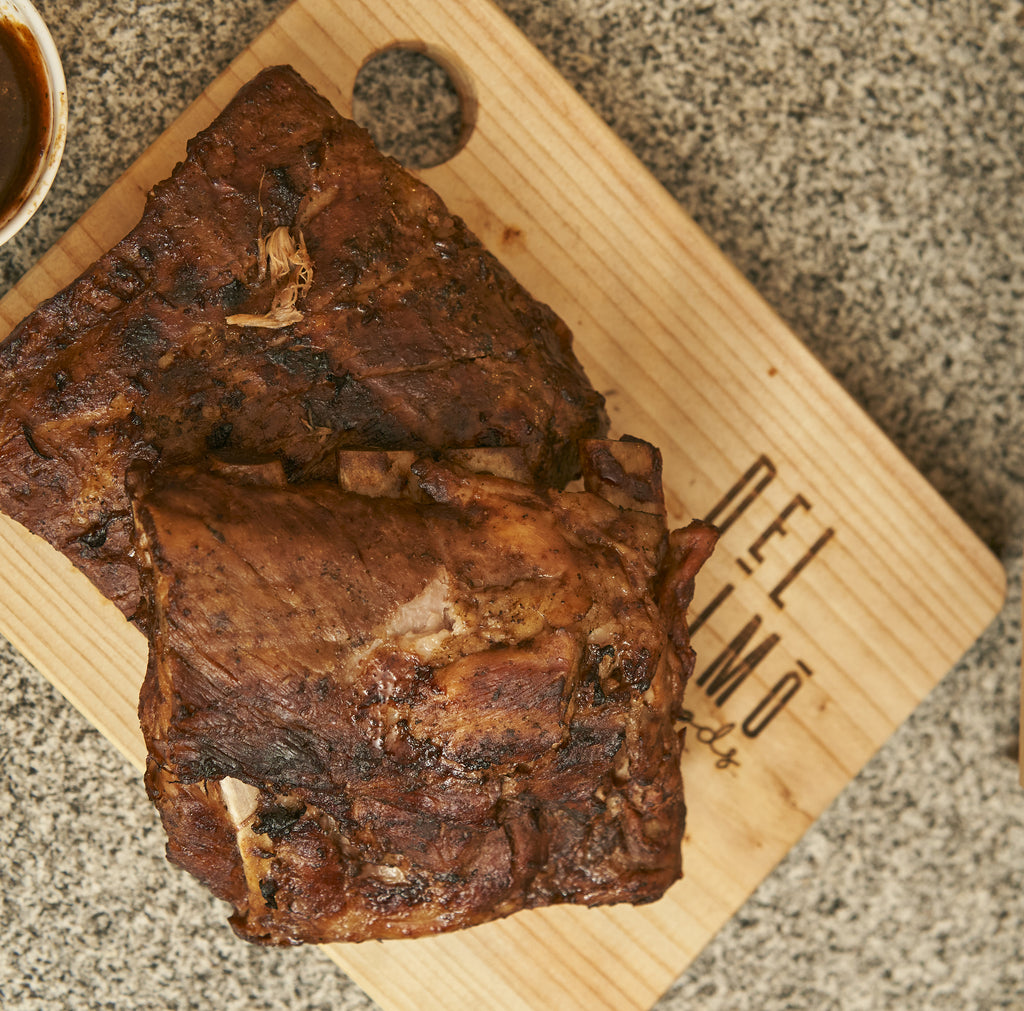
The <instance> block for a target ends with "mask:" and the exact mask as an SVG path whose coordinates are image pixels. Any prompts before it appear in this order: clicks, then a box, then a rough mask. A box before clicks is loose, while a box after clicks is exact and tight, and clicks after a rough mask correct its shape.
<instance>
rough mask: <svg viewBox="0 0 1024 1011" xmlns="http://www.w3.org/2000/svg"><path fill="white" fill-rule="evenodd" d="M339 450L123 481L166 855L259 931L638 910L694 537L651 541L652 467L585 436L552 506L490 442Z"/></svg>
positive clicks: (241, 925) (654, 858) (150, 779)
mask: <svg viewBox="0 0 1024 1011" xmlns="http://www.w3.org/2000/svg"><path fill="white" fill-rule="evenodd" d="M338 459H339V464H338V480H337V482H326V481H318V482H307V483H303V484H300V485H296V484H288V483H286V481H285V475H284V472H283V469H282V468H281V467H280V465H279V464H278V463H269V464H263V465H260V466H254V467H248V466H238V465H232V464H230V463H227V464H219V465H217V466H215V467H214V468H212V469H209V468H198V467H186V468H178V469H175V470H162V471H160V472H157V473H156V474H150V473H148V472H147V471H146V470H145V469H141V470H140V471H139V472H133V474H132V475H131V478H130V481H129V485H130V487H131V489H132V495H133V509H134V516H135V531H136V534H135V539H136V550H137V553H138V557H139V561H140V565H141V567H142V571H143V574H144V585H145V587H146V590H147V597H148V602H149V609H150V620H149V622H148V624H149V628H150V645H151V648H150V664H149V669H148V672H147V676H146V681H145V685H144V687H143V691H142V696H141V704H140V717H141V722H142V726H143V731H144V734H145V737H146V742H147V746H148V751H149V759H148V767H147V774H146V783H147V788H148V791H149V793H150V796H151V797H152V799H153V800H154V801H155V803H156V805H157V807H158V808H159V810H160V813H161V816H162V818H163V821H164V825H165V827H166V829H167V833H168V839H169V843H168V855H169V857H170V858H171V859H172V860H173V861H174V862H176V863H178V864H179V865H181V866H182V867H184V868H186V869H187V870H188V871H190V872H191V873H193V874H194V875H196V876H197V877H198V878H200V879H201V880H202V881H203V882H204V883H205V884H206V885H207V886H208V887H210V888H211V889H212V890H213V892H214V893H215V894H216V895H218V896H220V897H221V898H223V899H225V900H227V901H228V902H230V903H231V904H232V905H233V906H234V913H233V916H232V918H231V922H232V924H233V926H234V927H235V929H236V931H237V932H238V933H239V934H240V935H241V936H243V937H245V938H247V939H249V940H252V941H256V942H260V943H267V944H296V943H303V942H324V941H359V940H366V939H370V938H394V937H415V936H419V935H423V934H429V933H436V932H439V931H446V930H452V929H456V928H460V927H466V926H471V925H473V924H476V923H480V922H482V921H485V920H490V919H493V918H495V917H500V916H504V915H507V914H509V913H512V912H515V911H517V910H520V909H524V908H529V907H536V906H541V905H547V904H551V903H562V902H572V903H582V904H587V905H595V904H600V903H613V902H632V903H640V902H648V901H651V900H654V899H656V898H658V897H659V896H660V895H661V894H662V893H663V892H664V891H665V889H666V888H667V887H668V886H669V885H670V884H671V883H672V882H673V881H675V880H676V879H677V878H678V877H679V875H680V873H681V856H680V847H681V840H682V833H683V826H684V817H685V806H684V802H683V795H682V785H681V781H680V769H679V760H680V750H681V738H682V730H681V723H680V717H681V714H682V698H683V689H684V685H685V683H686V679H687V677H688V676H689V674H690V672H691V670H692V666H693V655H692V652H691V650H690V646H689V637H688V633H687V628H686V608H687V606H688V605H689V602H690V598H691V595H692V591H693V579H694V575H695V574H696V571H697V570H698V568H699V567H700V565H701V564H702V563H703V561H704V560H705V559H706V557H707V556H708V554H709V553H710V551H711V549H712V546H713V544H714V539H715V534H714V531H713V530H712V529H711V528H708V527H706V526H704V525H702V524H693V525H691V526H690V527H688V528H686V529H684V530H677V531H673V532H672V533H669V532H668V531H667V529H666V525H665V513H664V505H663V502H662V496H661V483H660V459H659V455H658V453H657V451H656V450H655V449H654V448H653V447H651V446H649V445H647V444H646V443H640V442H620V443H615V442H605V441H600V440H591V441H587V442H585V443H584V444H583V451H582V460H583V468H582V469H583V478H584V480H583V484H584V488H583V489H582V490H572V491H564V492H559V491H554V490H543V489H541V490H538V489H537V488H536V487H534V486H533V485H532V484H528V483H524V482H523V481H521V480H517V479H516V478H517V476H521V475H526V476H528V474H529V468H528V467H526V466H525V464H524V462H523V460H522V455H521V454H519V453H517V452H516V451H514V450H513V451H501V450H493V451H489V452H484V451H475V452H472V453H465V454H461V455H460V454H458V453H456V454H453V455H452V457H450V458H447V459H438V458H436V457H425V456H422V455H418V454H415V453H412V452H404V453H386V452H353V453H341V454H339V457H338ZM481 470H483V471H490V473H481V472H480V471H481ZM496 475H501V476H496Z"/></svg>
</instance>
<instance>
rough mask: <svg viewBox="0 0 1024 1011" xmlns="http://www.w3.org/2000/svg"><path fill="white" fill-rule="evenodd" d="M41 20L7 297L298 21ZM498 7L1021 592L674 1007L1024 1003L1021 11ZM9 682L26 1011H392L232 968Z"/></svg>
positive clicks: (68, 726) (1, 808)
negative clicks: (55, 81)
mask: <svg viewBox="0 0 1024 1011" xmlns="http://www.w3.org/2000/svg"><path fill="white" fill-rule="evenodd" d="M38 6H39V7H40V8H41V10H42V11H43V13H44V15H45V17H46V18H47V20H48V22H49V24H50V26H51V28H52V31H53V34H54V36H55V38H56V41H57V44H58V47H59V48H60V50H61V53H62V55H63V58H64V62H65V70H66V73H67V77H68V85H69V91H70V100H71V126H70V131H69V140H68V147H67V153H66V156H65V159H64V164H63V167H62V170H61V172H60V175H59V176H58V178H57V182H56V185H55V187H54V190H53V192H52V194H51V196H50V197H49V198H48V200H47V201H46V203H45V205H44V207H43V210H42V211H41V212H40V213H39V214H38V215H37V216H36V218H35V219H34V220H33V221H32V222H31V224H30V225H29V227H27V228H26V230H25V231H24V232H23V233H22V234H21V235H20V236H19V237H18V238H17V239H16V240H15V241H13V242H12V243H10V244H9V245H8V246H6V247H4V248H3V249H0V294H2V293H3V292H5V291H6V290H7V289H8V288H10V286H11V285H13V284H14V283H15V282H16V281H17V279H18V278H19V277H20V276H21V275H22V274H23V273H24V272H25V271H26V270H27V269H28V268H29V267H30V266H31V265H32V264H33V262H34V261H35V260H36V259H37V258H38V256H39V255H41V254H42V253H43V252H44V251H45V250H46V249H47V248H48V247H49V246H50V245H52V244H53V243H54V242H55V241H56V240H57V239H58V238H59V237H60V235H61V234H62V232H63V231H64V230H65V229H66V228H67V227H68V226H69V225H71V224H72V223H73V222H74V221H75V220H76V219H77V218H78V216H79V215H80V214H81V213H82V212H84V211H85V210H86V209H87V208H88V207H89V206H90V204H91V203H92V202H93V201H94V200H95V199H96V198H97V197H98V196H99V195H100V194H101V193H102V192H103V191H104V190H105V189H106V188H107V187H108V186H109V185H110V184H111V183H112V182H113V181H114V180H115V179H116V178H117V176H118V175H119V174H120V172H121V171H122V170H123V169H124V168H126V167H127V166H128V165H129V164H130V163H131V161H132V160H133V159H134V158H135V157H136V156H137V155H138V154H139V153H140V152H141V150H142V149H143V148H144V147H145V146H146V145H147V144H148V143H149V142H150V141H151V140H153V139H154V138H155V137H157V136H158V135H159V133H160V132H161V131H162V130H163V128H164V127H166V126H167V125H168V124H169V123H170V122H171V121H172V120H173V119H174V118H175V117H176V115H177V114H178V113H179V112H180V111H181V109H182V108H183V107H184V106H185V105H186V104H187V103H188V102H189V101H191V100H192V99H193V98H194V97H195V96H196V95H198V94H199V93H200V92H201V91H202V89H203V88H204V87H205V86H206V85H207V84H208V83H209V81H210V80H211V79H212V78H213V76H214V75H215V74H216V73H217V72H218V71H219V70H220V69H222V68H223V67H224V66H225V65H226V64H227V63H228V62H229V61H230V60H231V59H232V58H233V57H234V56H235V55H236V54H237V52H238V51H239V50H240V49H242V48H243V47H244V46H245V45H246V44H247V43H248V42H249V41H250V40H251V39H252V38H253V37H254V36H255V35H256V34H258V32H259V31H260V30H261V29H262V28H263V27H265V26H266V25H267V24H268V23H269V22H270V20H271V19H272V18H273V17H274V16H275V15H276V14H277V13H278V12H279V11H281V10H283V9H284V7H285V6H286V3H285V2H284V0H220V2H218V3H216V4H209V3H198V2H195V0H163V2H159V3H143V2H138V0H104V2H100V0H40V3H39V4H38ZM498 6H500V7H501V8H502V9H504V10H505V11H506V13H507V14H508V15H509V16H510V17H511V18H512V19H513V20H514V21H515V22H516V23H517V24H518V25H519V27H520V28H521V29H522V30H523V31H524V32H525V33H526V34H527V35H528V36H529V38H530V39H531V40H532V41H533V42H534V43H535V44H536V45H537V46H538V47H539V48H540V49H541V50H542V51H543V52H544V53H545V54H546V55H547V56H548V57H549V58H550V60H551V61H552V62H553V63H554V65H555V66H556V67H557V68H558V69H559V70H560V71H561V73H562V74H563V75H564V76H565V77H566V78H567V79H568V80H569V81H570V82H571V83H572V84H573V86H574V87H576V88H577V89H578V90H579V92H580V93H581V94H582V95H583V96H584V97H585V99H586V100H587V101H588V102H589V103H590V105H591V106H592V107H593V108H594V109H595V110H596V111H597V112H598V113H599V115H600V116H602V117H603V118H604V119H605V120H606V121H607V122H608V123H609V124H610V125H611V127H612V128H613V129H614V130H615V131H616V132H617V133H618V134H619V135H620V136H621V137H622V138H623V139H624V140H625V142H626V143H627V144H628V145H629V146H630V147H631V148H632V149H633V150H634V151H635V152H636V154H637V155H638V156H639V157H640V159H641V160H642V161H643V162H644V163H645V164H646V165H647V166H648V167H649V168H650V170H651V171H652V172H653V173H654V175H655V176H656V177H657V178H658V179H659V180H660V181H661V182H662V183H663V184H664V185H665V186H666V187H667V188H668V190H669V191H670V192H671V193H672V194H673V195H674V196H675V197H676V198H677V199H678V200H679V201H680V203H681V204H682V205H683V207H684V208H685V209H686V210H687V211H688V212H689V213H690V214H691V215H692V216H693V217H694V218H695V219H696V221H697V222H698V224H700V225H701V226H702V227H703V228H704V229H705V230H706V231H707V232H708V234H709V235H710V236H711V237H712V238H713V239H714V240H715V242H717V243H718V244H719V245H720V246H721V247H722V249H724V251H725V252H726V253H727V255H728V256H729V257H730V258H731V259H732V260H733V261H734V262H735V264H736V265H737V266H738V267H739V269H740V270H741V271H742V272H743V273H744V274H745V275H746V276H747V277H748V278H749V279H750V281H751V282H752V283H753V284H754V286H755V287H756V288H757V289H758V290H759V291H760V292H761V293H762V295H764V297H765V298H766V299H767V301H768V302H769V303H770V304H771V305H772V306H773V307H774V308H775V309H776V310H777V311H778V313H779V314H780V315H781V316H782V317H783V319H784V320H785V321H786V322H787V323H788V324H789V326H790V327H791V328H792V329H793V330H794V331H795V333H796V334H797V335H798V336H799V337H800V339H801V340H803V341H804V342H805V343H806V344H807V345H808V346H809V347H810V348H811V350H812V351H813V352H814V353H815V354H816V355H817V356H818V357H819V358H820V359H821V361H822V362H823V363H824V365H825V367H826V368H827V369H828V370H829V371H830V372H831V373H832V374H833V375H834V376H835V377H836V378H837V379H838V380H839V382H840V383H841V384H842V386H843V387H845V388H846V390H848V391H849V393H850V394H851V395H852V396H853V397H854V399H855V400H856V401H857V402H858V403H860V404H861V405H862V406H863V407H864V408H865V409H866V410H867V412H868V413H869V414H870V415H871V417H872V418H874V419H875V421H876V422H877V423H878V425H879V426H880V427H881V428H882V429H883V431H884V432H885V433H886V434H887V435H888V436H889V437H890V438H891V439H892V440H893V441H894V442H895V443H896V445H897V446H898V447H899V448H900V449H901V450H902V451H903V453H905V454H906V456H907V457H908V458H909V459H910V460H911V462H912V463H913V464H914V465H915V466H916V467H917V468H918V469H919V470H920V471H921V472H922V473H923V474H924V475H925V477H926V478H927V479H928V480H929V481H930V482H931V483H932V484H933V485H934V486H935V488H936V489H937V490H938V492H939V493H940V494H941V495H942V496H943V497H944V498H945V499H946V500H947V501H948V502H949V503H950V504H951V506H952V507H953V508H954V509H955V510H956V511H957V512H958V513H959V514H960V515H961V516H962V517H963V518H964V520H965V521H966V522H967V524H968V525H969V526H970V527H971V528H973V530H974V531H975V532H976V533H977V534H978V535H979V536H980V537H981V538H982V539H983V540H984V541H985V542H986V543H987V544H988V545H989V546H990V547H991V548H992V550H993V551H994V552H996V554H997V555H998V556H999V557H1000V558H1001V559H1002V561H1003V563H1004V564H1005V567H1006V570H1007V574H1008V578H1009V595H1008V599H1007V603H1006V605H1005V607H1004V609H1003V611H1002V612H1001V613H1000V615H999V616H998V617H997V619H996V620H995V622H994V623H993V624H992V626H991V627H990V628H989V629H988V630H987V631H986V632H985V634H984V635H983V636H982V637H981V639H980V640H979V641H978V642H977V644H976V645H975V646H974V647H973V648H972V649H971V650H970V652H969V653H968V654H967V655H966V656H965V657H964V658H963V659H962V660H961V661H960V662H959V663H958V664H957V665H956V667H955V668H954V669H953V670H951V671H950V672H949V674H948V675H947V676H946V677H945V678H944V679H943V680H942V681H941V682H940V683H939V685H938V687H937V688H936V689H935V690H934V691H933V692H932V693H931V694H930V695H929V697H928V698H927V699H926V700H925V701H924V703H923V704H922V705H921V706H920V707H919V708H918V709H917V710H916V712H915V713H914V714H913V716H912V717H911V718H910V719H909V720H908V721H907V722H906V723H905V724H904V725H903V726H902V727H901V728H900V729H899V730H898V731H897V733H896V734H895V735H894V736H893V737H892V738H891V739H890V741H889V742H888V743H887V744H886V745H885V746H884V747H883V748H882V749H881V751H880V752H879V753H878V754H877V755H876V757H875V758H874V759H872V760H871V762H870V763H869V764H868V766H867V767H866V768H865V769H864V770H863V772H862V773H861V774H860V775H859V776H858V777H857V778H856V779H855V780H854V781H853V782H852V783H851V784H850V785H849V787H848V788H847V789H846V790H845V791H844V792H843V793H842V794H841V795H840V796H839V798H838V799H837V800H836V801H835V802H834V803H833V804H832V805H831V807H830V808H829V809H828V810H827V811H826V812H825V814H824V815H823V816H822V817H821V818H820V819H819V820H818V821H817V822H816V823H815V825H814V826H813V827H812V828H811V829H810V830H809V831H808V833H807V834H806V835H805V836H804V838H803V839H802V840H801V841H800V842H799V844H798V845H797V846H796V847H795V848H794V849H793V850H792V851H791V853H790V854H789V856H788V857H787V858H786V859H785V860H784V861H783V862H782V864H781V865H780V866H779V867H778V868H777V869H776V870H775V871H774V872H773V873H772V874H771V875H770V876H769V877H768V878H767V880H766V881H765V882H764V883H763V885H762V886H761V887H760V888H759V889H758V890H757V891H756V892H755V893H754V895H753V896H752V897H751V898H750V899H749V900H748V901H747V903H746V904H745V905H744V906H743V907H742V908H741V909H740V911H739V913H738V914H737V915H736V916H735V917H734V918H733V920H732V921H731V922H730V923H729V924H728V925H727V926H726V927H725V928H724V929H723V930H722V931H721V932H720V933H719V934H718V936H717V937H716V938H715V939H714V940H713V941H712V942H711V944H710V945H709V946H708V947H707V948H706V949H705V950H704V952H703V953H702V954H701V955H700V956H699V957H698V958H697V960H696V961H695V962H694V963H693V964H692V965H691V966H690V967H689V968H688V969H687V970H686V971H685V972H684V973H683V975H682V976H681V977H680V978H679V980H678V981H677V982H676V984H675V985H674V986H673V988H672V989H671V990H670V991H669V992H668V993H667V994H666V995H665V996H664V998H663V999H662V1001H661V1003H660V1004H659V1005H658V1007H659V1009H660V1011H674V1009H679V1011H681V1009H683V1008H689V1007H694V1006H700V1007H701V1008H702V1009H704V1011H714V1009H729V1011H737V1009H744V1008H751V1009H758V1011H772V1009H783V1008H786V1009H791V1008H808V1009H815V1011H822V1009H829V1008H840V1009H843V1011H851V1009H877V1008H900V1009H904V1011H906V1009H918V1008H919V1009H926V1008H927V1009H937V1008H955V1009H965V1008H984V1009H989V1008H998V1007H1021V1006H1024V954H1022V952H1024V942H1022V938H1024V790H1022V789H1021V787H1020V786H1019V785H1018V768H1017V743H1016V742H1017V736H1018V712H1019V709H1018V706H1019V685H1020V610H1021V599H1020V583H1021V554H1022V549H1024V402H1022V397H1021V379H1020V376H1021V375H1022V373H1024V193H1022V177H1024V5H1021V4H1019V3H1012V2H1011V3H996V2H989V0H947V2H946V3H942V4H937V3H932V2H925V0H917V2H912V0H865V2H863V3H859V4H856V5H853V4H849V3H847V2H845V0H794V2H793V3H789V4H770V3H765V2H764V0H682V2H681V0H637V2H630V0H546V2H542V0H498ZM368 101H370V102H371V104H372V101H373V96H372V95H371V96H370V99H368ZM425 101H426V102H427V103H428V104H429V101H430V98H429V96H427V98H426V99H425ZM0 682H2V689H0V883H2V888H0V1006H2V1007H4V1008H5V1009H10V1011H20V1009H31V1011H43V1009H46V1011H49V1009H53V1011H57V1009H62V1011H63V1009H85V1008H105V1007H110V1008H118V1009H125V1008H132V1009H170V1008H195V1009H206V1008H217V1009H223V1011H228V1009H243V1008H244V1009H246V1011H258V1009H276V1008H289V1009H292V1011H303V1009H314V1008H332V1009H339V1008H348V1009H356V1008H371V1007H373V1006H374V1005H373V1003H372V1002H371V1001H370V1000H369V998H367V997H366V996H365V995H364V994H363V993H362V992H361V991H360V990H359V988H358V987H356V986H355V985H354V984H353V983H352V982H350V981H349V980H348V979H346V977H345V976H344V975H343V974H342V973H341V972H340V971H339V970H338V969H337V968H336V967H335V965H334V964H333V963H332V962H330V961H329V960H328V959H327V958H326V957H325V956H324V955H323V954H322V953H320V952H318V951H317V950H315V949H300V950H295V951H286V952H281V951H266V950H262V949H258V948H253V947H251V946H249V945H247V944H245V943H244V942H242V941H239V940H236V939H235V937H234V936H233V934H232V933H231V932H230V931H229V930H228V929H227V928H226V927H225V925H224V909H223V907H222V906H221V904H219V903H217V902H216V901H215V900H213V899H211V898H208V897H207V896H206V895H205V893H203V892H202V890H201V889H200V888H199V886H198V885H196V884H195V883H194V882H192V881H191V880H190V879H187V877H186V876H185V875H184V874H181V873H179V872H176V871H173V870H171V869H170V868H169V867H168V866H167V864H166V863H165V861H164V858H163V846H164V839H163V834H162V831H161V829H160V827H159V824H158V821H157V818H156V815H155V813H154V812H153V811H152V809H151V808H150V806H149V804H148V802H147V801H146V799H145V796H144V792H143V789H142V786H141V784H140V782H139V778H138V776H137V775H136V774H135V772H134V771H133V770H132V769H131V768H130V767H129V766H128V765H127V764H126V763H125V762H124V760H123V759H122V758H121V757H120V756H119V755H118V753H116V752H115V751H114V749H113V748H112V747H111V746H110V745H109V744H107V742H106V741H105V740H104V739H103V738H101V737H100V736H99V735H98V734H97V733H96V732H95V731H94V730H93V729H92V728H91V727H90V726H89V725H88V724H87V722H86V721H85V720H84V719H83V718H82V717H81V716H80V715H79V714H78V713H77V712H76V711H75V710H74V709H72V708H71V707H70V706H69V705H68V704H67V703H66V702H65V701H64V700H63V699H62V698H61V697H60V696H59V694H58V693H57V692H56V691H55V690H54V689H53V688H51V687H50V686H49V684H48V683H47V682H46V681H45V680H44V679H43V678H42V677H40V676H39V674H38V673H36V672H35V671H34V670H33V669H32V668H31V667H30V666H29V665H28V664H27V663H26V662H25V661H24V660H23V659H22V658H21V657H20V656H19V655H18V654H17V653H16V652H15V650H14V649H13V648H11V647H10V646H9V645H7V644H5V643H3V642H2V640H0ZM157 908H159V912H158V911H157ZM169 909H170V910H172V911H173V915H171V916H168V914H167V910H169Z"/></svg>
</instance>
